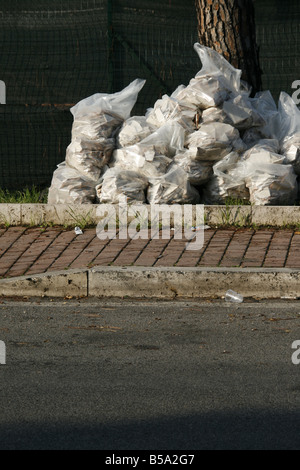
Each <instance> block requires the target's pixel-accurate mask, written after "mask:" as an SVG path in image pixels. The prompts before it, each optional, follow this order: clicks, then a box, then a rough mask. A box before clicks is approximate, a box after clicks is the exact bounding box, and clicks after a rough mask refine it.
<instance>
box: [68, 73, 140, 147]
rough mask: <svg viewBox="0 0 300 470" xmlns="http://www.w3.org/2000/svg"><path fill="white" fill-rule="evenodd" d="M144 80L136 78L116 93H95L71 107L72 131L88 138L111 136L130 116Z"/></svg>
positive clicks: (76, 135)
mask: <svg viewBox="0 0 300 470" xmlns="http://www.w3.org/2000/svg"><path fill="white" fill-rule="evenodd" d="M145 83H146V80H141V79H136V80H134V81H133V82H132V83H130V85H128V86H127V87H126V88H124V89H123V90H122V91H119V92H117V93H112V94H107V93H96V94H94V95H92V96H90V97H88V98H85V99H83V100H82V101H80V102H79V103H77V104H76V105H75V106H73V108H71V113H72V114H73V116H74V123H73V129H72V133H73V135H74V137H78V136H79V135H83V136H86V137H87V138H90V139H98V138H99V137H111V135H112V133H113V131H114V130H116V128H117V127H118V126H119V125H120V124H121V123H122V122H123V121H124V120H126V119H128V118H129V117H130V113H131V111H132V108H133V106H134V105H135V103H136V100H137V97H138V94H139V92H140V91H141V89H142V88H143V86H144V85H145Z"/></svg>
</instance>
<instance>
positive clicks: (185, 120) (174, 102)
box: [146, 86, 197, 132]
mask: <svg viewBox="0 0 300 470" xmlns="http://www.w3.org/2000/svg"><path fill="white" fill-rule="evenodd" d="M183 88H185V87H184V86H180V87H178V88H177V89H176V90H175V91H174V93H173V94H172V95H171V96H168V95H164V96H163V97H162V98H161V99H159V100H157V101H156V103H155V104H154V107H153V108H150V109H148V111H147V113H146V118H147V122H148V123H149V124H150V125H152V126H155V127H161V126H163V125H164V124H166V123H167V122H170V121H171V122H172V121H174V122H178V123H179V124H180V125H181V126H182V127H183V128H184V129H185V130H186V131H188V132H192V130H193V129H194V128H195V125H194V119H195V115H196V113H197V108H196V106H194V105H193V104H192V103H186V102H185V101H184V100H183V101H180V96H181V93H182V89H183Z"/></svg>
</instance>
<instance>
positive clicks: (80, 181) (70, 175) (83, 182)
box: [48, 162, 96, 204]
mask: <svg viewBox="0 0 300 470" xmlns="http://www.w3.org/2000/svg"><path fill="white" fill-rule="evenodd" d="M95 199H96V189H95V183H93V182H92V181H91V180H90V179H89V178H85V177H84V176H82V175H81V174H80V173H79V172H78V171H77V170H74V169H73V168H70V167H68V165H67V164H66V163H65V162H63V163H60V164H59V165H58V166H57V169H56V170H55V171H54V173H53V177H52V182H51V186H50V188H49V193H48V204H93V203H94V202H95Z"/></svg>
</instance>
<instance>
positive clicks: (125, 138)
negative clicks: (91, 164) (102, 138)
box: [116, 116, 155, 148]
mask: <svg viewBox="0 0 300 470" xmlns="http://www.w3.org/2000/svg"><path fill="white" fill-rule="evenodd" d="M154 131H155V128H154V126H153V125H151V124H149V123H148V122H147V119H146V117H145V116H132V117H130V118H128V119H126V121H124V123H123V124H122V127H121V128H120V130H119V132H118V135H117V137H116V143H117V147H118V148H123V147H129V146H130V145H134V144H137V143H138V142H140V141H141V140H143V139H145V138H146V137H148V135H150V134H152V133H153V132H154Z"/></svg>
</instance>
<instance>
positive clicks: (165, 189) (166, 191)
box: [147, 165, 200, 204]
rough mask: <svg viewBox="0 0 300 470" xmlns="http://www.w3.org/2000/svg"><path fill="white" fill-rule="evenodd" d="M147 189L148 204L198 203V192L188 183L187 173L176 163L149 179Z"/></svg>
mask: <svg viewBox="0 0 300 470" xmlns="http://www.w3.org/2000/svg"><path fill="white" fill-rule="evenodd" d="M149 182H150V185H149V187H148V191H147V200H148V202H149V204H199V203H200V195H199V192H198V191H197V190H196V189H195V188H194V187H193V186H192V185H191V184H190V182H189V179H188V175H187V173H186V172H185V171H184V170H183V169H182V168H180V167H179V166H177V165H172V167H171V168H170V170H169V171H168V172H167V173H166V174H165V175H163V176H161V177H159V178H154V179H151V180H150V181H149Z"/></svg>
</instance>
